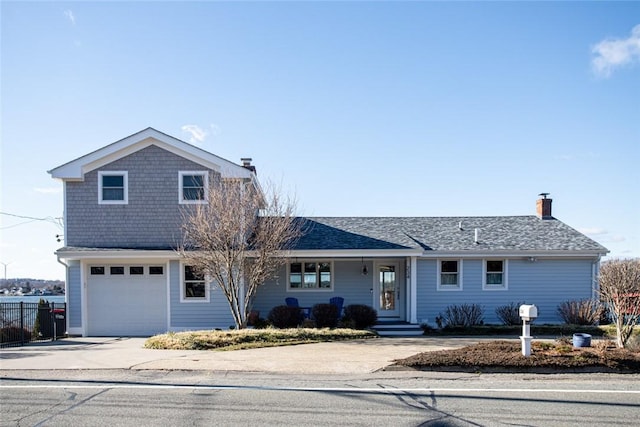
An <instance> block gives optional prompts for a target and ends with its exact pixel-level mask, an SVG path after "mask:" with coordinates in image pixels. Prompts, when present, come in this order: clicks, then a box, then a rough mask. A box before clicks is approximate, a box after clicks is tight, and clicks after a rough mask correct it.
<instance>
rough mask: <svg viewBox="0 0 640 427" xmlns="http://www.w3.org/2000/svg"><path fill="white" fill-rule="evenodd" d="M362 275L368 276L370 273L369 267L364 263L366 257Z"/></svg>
mask: <svg viewBox="0 0 640 427" xmlns="http://www.w3.org/2000/svg"><path fill="white" fill-rule="evenodd" d="M361 272H362V275H363V276H366V275H367V274H368V273H369V270H368V269H367V265H366V264H365V263H364V257H363V258H362V269H361Z"/></svg>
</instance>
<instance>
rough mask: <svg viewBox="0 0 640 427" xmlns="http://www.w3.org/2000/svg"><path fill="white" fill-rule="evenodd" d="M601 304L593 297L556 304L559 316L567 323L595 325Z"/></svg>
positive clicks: (598, 317) (600, 310) (598, 318)
mask: <svg viewBox="0 0 640 427" xmlns="http://www.w3.org/2000/svg"><path fill="white" fill-rule="evenodd" d="M602 312H603V309H602V305H601V304H600V302H599V301H597V300H595V299H583V300H570V301H565V302H563V303H562V304H560V305H559V306H558V314H559V315H560V318H561V319H562V320H563V321H564V322H565V323H566V324H568V325H597V324H598V321H599V320H600V318H601V317H602Z"/></svg>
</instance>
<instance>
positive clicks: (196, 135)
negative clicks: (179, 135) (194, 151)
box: [180, 125, 209, 144]
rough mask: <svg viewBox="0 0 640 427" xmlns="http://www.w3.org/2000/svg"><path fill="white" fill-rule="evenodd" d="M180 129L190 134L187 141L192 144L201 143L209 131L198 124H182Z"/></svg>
mask: <svg viewBox="0 0 640 427" xmlns="http://www.w3.org/2000/svg"><path fill="white" fill-rule="evenodd" d="M180 129H182V131H183V132H186V133H188V134H189V135H190V137H189V142H190V143H192V144H202V143H203V142H204V140H205V139H206V138H207V136H208V135H209V132H207V131H206V130H204V129H202V128H201V127H200V126H198V125H184V126H182V127H181V128H180Z"/></svg>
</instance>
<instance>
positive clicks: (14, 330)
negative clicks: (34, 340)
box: [0, 326, 31, 343]
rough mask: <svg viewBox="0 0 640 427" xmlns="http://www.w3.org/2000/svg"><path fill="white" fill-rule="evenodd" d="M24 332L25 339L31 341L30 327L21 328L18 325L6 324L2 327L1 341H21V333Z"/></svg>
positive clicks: (0, 330) (0, 332)
mask: <svg viewBox="0 0 640 427" xmlns="http://www.w3.org/2000/svg"><path fill="white" fill-rule="evenodd" d="M22 333H24V340H25V342H26V341H31V331H30V330H28V329H20V328H19V327H17V326H6V327H4V328H2V329H0V342H2V343H8V342H15V341H20V337H21V334H22Z"/></svg>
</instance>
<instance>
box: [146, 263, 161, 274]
mask: <svg viewBox="0 0 640 427" xmlns="http://www.w3.org/2000/svg"><path fill="white" fill-rule="evenodd" d="M149 274H151V275H162V274H164V268H163V267H162V266H161V265H152V266H151V267H149Z"/></svg>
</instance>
